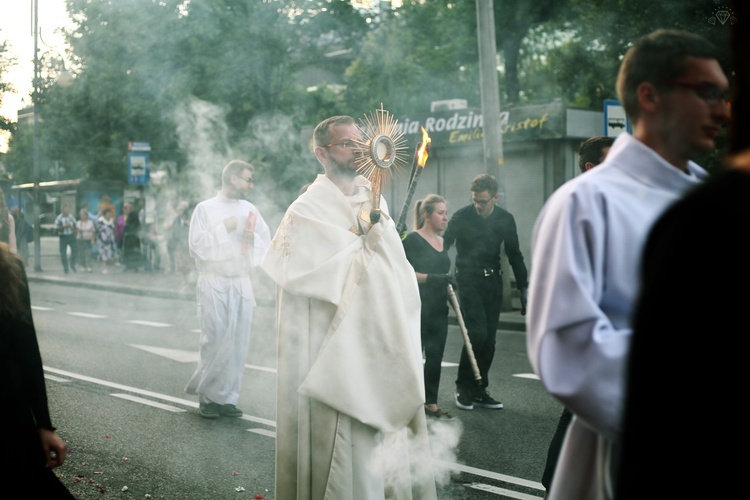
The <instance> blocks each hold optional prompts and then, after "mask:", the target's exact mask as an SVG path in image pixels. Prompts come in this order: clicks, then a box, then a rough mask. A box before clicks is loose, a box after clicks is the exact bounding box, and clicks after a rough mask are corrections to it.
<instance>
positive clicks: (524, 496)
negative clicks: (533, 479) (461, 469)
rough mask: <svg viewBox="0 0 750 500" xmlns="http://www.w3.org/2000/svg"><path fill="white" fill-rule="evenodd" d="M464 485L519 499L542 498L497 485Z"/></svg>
mask: <svg viewBox="0 0 750 500" xmlns="http://www.w3.org/2000/svg"><path fill="white" fill-rule="evenodd" d="M464 486H466V487H467V488H471V489H474V490H479V491H486V492H488V493H494V494H495V495H503V496H505V497H508V498H518V499H519V500H537V499H541V498H542V497H538V496H534V495H528V494H526V493H520V492H518V491H513V490H509V489H506V488H498V487H497V486H491V485H489V484H482V483H471V484H464Z"/></svg>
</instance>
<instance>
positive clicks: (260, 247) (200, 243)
mask: <svg viewBox="0 0 750 500" xmlns="http://www.w3.org/2000/svg"><path fill="white" fill-rule="evenodd" d="M221 185H222V186H221V191H219V193H218V194H217V195H216V196H215V197H214V198H211V199H209V200H205V201H202V202H201V203H199V204H198V205H197V206H196V207H195V210H194V211H193V216H192V218H191V220H190V231H189V236H188V238H189V240H190V254H191V255H192V256H193V258H195V265H196V267H197V269H198V281H197V283H196V293H197V296H198V311H199V317H200V326H201V334H200V351H199V359H198V368H197V369H196V371H195V373H194V374H193V376H192V377H191V378H190V381H189V382H188V384H187V388H186V389H185V391H186V392H187V393H188V394H193V395H197V396H198V397H199V399H200V406H199V408H198V413H199V414H200V415H201V416H202V417H204V418H218V417H220V416H226V417H240V416H242V411H241V410H240V409H238V408H237V406H236V404H237V400H238V399H239V396H240V386H241V384H242V377H243V375H244V372H245V361H246V359H247V351H248V347H249V345H250V333H251V330H252V322H253V311H254V310H255V304H256V303H255V296H254V294H253V285H252V282H251V281H250V271H251V269H252V268H253V267H254V266H258V265H260V261H261V259H262V258H263V254H264V253H265V251H266V249H267V248H268V245H269V243H270V240H271V231H270V229H269V228H268V224H266V221H265V220H263V217H262V216H261V215H260V212H259V211H258V209H257V208H256V207H255V205H253V204H252V203H250V202H249V201H247V200H246V199H245V198H246V197H247V195H248V194H249V193H250V191H251V190H252V188H253V166H252V165H251V164H250V163H247V162H244V161H239V160H232V161H230V162H229V163H227V165H226V166H225V167H224V170H223V171H222V174H221Z"/></svg>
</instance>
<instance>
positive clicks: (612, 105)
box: [604, 99, 632, 137]
mask: <svg viewBox="0 0 750 500" xmlns="http://www.w3.org/2000/svg"><path fill="white" fill-rule="evenodd" d="M626 131H627V132H628V133H632V129H631V127H630V120H629V119H628V117H627V115H626V114H625V109H624V108H623V107H622V104H620V101H615V100H614V99H605V101H604V135H605V136H606V137H617V136H618V135H620V133H622V132H626Z"/></svg>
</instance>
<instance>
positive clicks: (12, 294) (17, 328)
mask: <svg viewBox="0 0 750 500" xmlns="http://www.w3.org/2000/svg"><path fill="white" fill-rule="evenodd" d="M0 283H2V286H0V380H2V381H3V389H4V395H3V416H4V420H3V422H4V423H5V426H4V431H5V433H4V437H3V448H4V450H5V454H6V458H5V459H4V460H3V462H2V463H3V474H4V475H5V477H7V478H9V479H10V480H12V481H13V482H14V483H16V484H17V485H24V487H28V488H31V490H30V491H33V493H30V494H29V495H30V496H33V497H34V498H50V499H60V498H65V499H69V498H74V497H73V495H71V494H70V492H69V491H68V490H67V488H66V487H65V486H64V485H63V484H62V482H60V480H59V479H58V478H57V476H56V475H55V473H54V472H53V471H52V469H53V468H54V467H58V466H60V465H62V464H63V462H65V451H66V445H65V443H64V442H63V440H62V439H60V437H59V436H58V435H57V434H56V433H55V428H54V427H53V426H52V422H51V420H50V415H49V408H48V406H47V391H46V387H45V384H44V371H43V369H42V359H41V355H40V353H39V344H38V343H37V338H36V330H35V328H34V320H33V318H32V314H31V300H30V297H29V285H28V281H27V279H26V271H25V270H24V266H23V262H22V261H21V258H20V257H19V256H18V255H16V254H14V253H13V252H11V251H10V247H9V246H8V245H7V244H6V243H3V242H0ZM19 496H24V495H23V494H20V495H19Z"/></svg>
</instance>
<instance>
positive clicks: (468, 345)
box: [448, 283, 482, 387]
mask: <svg viewBox="0 0 750 500" xmlns="http://www.w3.org/2000/svg"><path fill="white" fill-rule="evenodd" d="M448 295H449V296H450V299H451V305H452V306H453V310H454V311H456V319H457V320H458V326H459V327H460V328H461V334H462V335H463V336H464V344H465V345H466V354H468V355H469V364H471V371H472V372H473V373H474V380H476V382H477V385H478V386H480V387H481V386H482V374H481V373H480V372H479V365H477V358H476V357H475V356H474V349H473V348H472V347H471V340H469V330H468V329H467V328H466V323H464V316H463V314H461V306H460V305H459V304H458V298H456V292H454V291H453V286H452V285H451V284H450V283H449V284H448Z"/></svg>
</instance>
